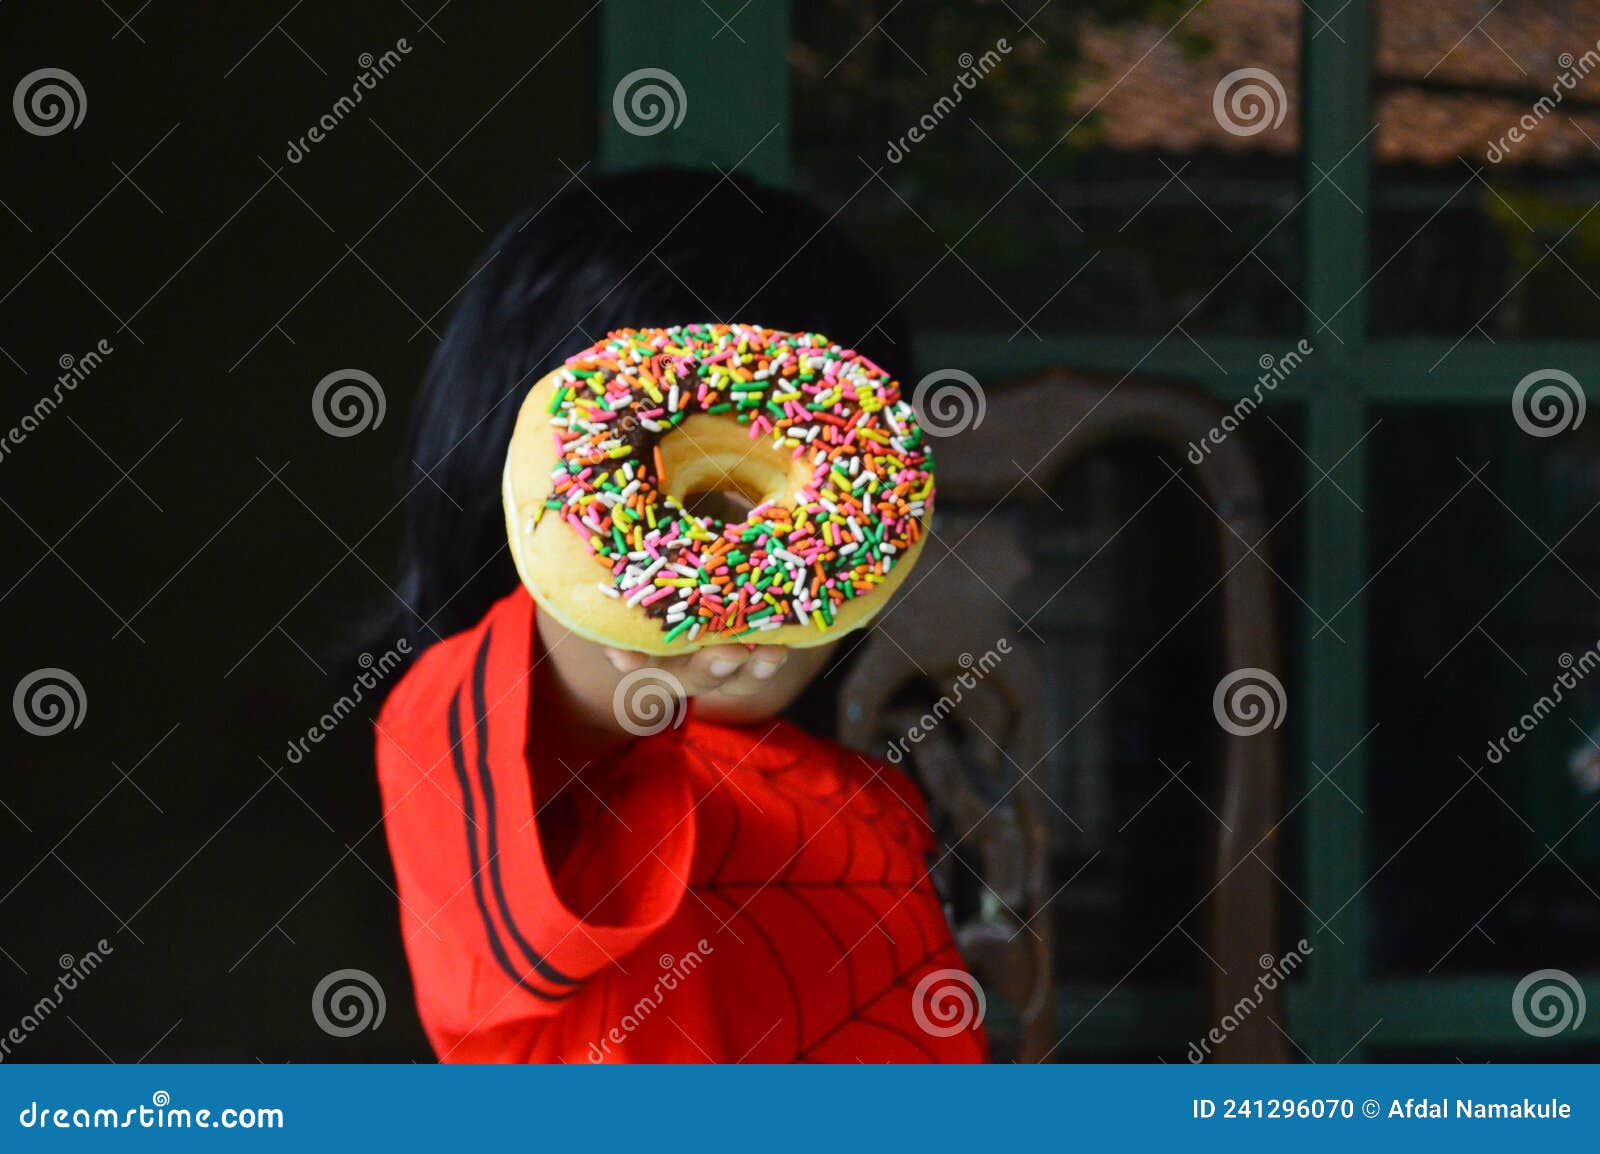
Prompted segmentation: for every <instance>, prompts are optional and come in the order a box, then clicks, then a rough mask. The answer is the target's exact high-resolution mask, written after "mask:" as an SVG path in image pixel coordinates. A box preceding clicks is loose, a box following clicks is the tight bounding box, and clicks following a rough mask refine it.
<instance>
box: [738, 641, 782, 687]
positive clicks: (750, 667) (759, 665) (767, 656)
mask: <svg viewBox="0 0 1600 1154" xmlns="http://www.w3.org/2000/svg"><path fill="white" fill-rule="evenodd" d="M788 660H789V651H788V650H787V649H786V648H784V647H783V646H782V645H758V646H757V647H756V649H755V652H753V653H751V654H750V660H749V662H748V663H747V664H746V665H745V672H746V673H748V674H749V675H750V676H751V677H754V678H755V679H756V680H757V681H766V680H767V679H768V678H770V677H771V676H772V675H773V674H775V673H777V672H778V670H780V669H782V668H783V663H784V662H785V661H788Z"/></svg>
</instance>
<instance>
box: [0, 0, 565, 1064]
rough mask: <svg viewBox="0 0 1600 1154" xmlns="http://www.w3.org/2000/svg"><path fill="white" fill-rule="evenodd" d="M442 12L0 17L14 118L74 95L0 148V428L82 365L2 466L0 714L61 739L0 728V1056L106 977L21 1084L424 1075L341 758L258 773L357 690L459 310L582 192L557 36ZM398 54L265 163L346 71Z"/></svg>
mask: <svg viewBox="0 0 1600 1154" xmlns="http://www.w3.org/2000/svg"><path fill="white" fill-rule="evenodd" d="M436 6H437V5H430V6H428V11H427V12H424V11H423V10H422V8H421V7H418V9H417V12H416V13H415V14H414V13H413V12H412V11H409V10H408V8H407V6H406V5H404V4H398V3H356V4H339V5H337V6H335V7H334V8H333V9H328V8H325V7H323V6H311V5H308V6H307V7H306V8H305V9H302V10H301V11H299V12H298V13H296V14H295V15H293V16H291V17H289V19H288V20H287V21H286V24H285V27H284V28H283V29H281V30H279V31H274V30H273V29H274V22H275V21H276V20H277V19H278V17H279V16H280V15H281V14H282V13H281V11H279V10H276V9H272V8H269V7H268V6H264V5H168V4H154V5H151V6H150V7H149V8H148V9H147V10H145V11H144V12H143V13H142V14H141V15H140V16H139V17H138V18H137V20H136V21H135V22H134V24H133V27H132V29H131V30H122V31H120V34H117V33H118V32H119V29H120V27H121V26H120V25H119V23H118V22H117V20H116V18H115V17H114V16H113V15H112V13H110V12H108V11H106V10H105V9H103V8H101V7H99V6H96V5H73V6H71V8H70V12H69V9H67V8H65V7H62V6H58V5H52V4H43V3H40V4H13V5H8V6H7V7H6V10H5V11H4V12H3V13H0V44H3V45H4V46H5V47H4V49H3V56H0V58H3V59H4V61H5V67H4V69H3V74H4V76H5V77H6V87H7V91H8V92H9V91H10V87H11V85H12V84H14V83H15V80H16V78H19V77H20V76H21V75H22V74H24V73H25V72H28V71H31V70H32V69H33V68H36V67H40V66H42V65H44V64H51V65H55V66H59V67H65V68H67V69H68V70H69V71H71V72H73V73H74V74H75V75H76V76H77V77H78V78H79V79H80V81H81V82H82V83H83V85H84V88H85V89H86V91H87V94H88V114H87V116H86V118H85V120H84V123H83V124H82V126H81V127H80V128H79V129H77V130H76V131H72V132H66V133H62V134H60V135H57V136H52V137H43V138H41V137H34V136H30V135H26V134H24V133H23V132H22V131H21V130H20V129H18V128H17V127H16V124H15V121H14V120H13V119H11V118H10V117H9V115H8V117H7V119H6V122H5V126H4V129H3V130H0V147H3V149H4V154H3V155H4V161H3V171H4V177H5V179H4V190H3V192H0V199H3V200H4V201H5V203H6V205H7V206H8V207H9V210H10V211H9V212H4V213H0V238H3V239H0V254H3V257H0V264H3V268H4V280H5V284H4V286H0V292H5V293H6V298H5V301H4V304H3V306H0V347H3V348H4V350H5V352H6V356H5V357H4V358H3V360H4V363H3V364H0V375H3V377H4V386H3V387H4V396H5V398H6V406H5V409H6V412H5V423H6V425H7V426H8V427H9V426H10V425H11V424H13V423H14V421H15V420H17V419H19V418H20V417H21V415H22V414H23V413H24V412H26V411H27V410H28V409H29V408H31V406H32V404H33V401H34V400H35V399H36V398H37V397H38V396H39V395H42V394H44V393H46V392H48V391H49V389H50V386H51V384H52V383H53V381H54V379H55V377H56V375H57V373H58V372H59V370H58V369H57V368H56V364H57V358H59V357H60V356H62V355H63V354H71V355H73V356H79V355H81V354H82V353H84V352H85V351H87V350H89V349H91V348H93V347H94V346H95V343H96V342H97V341H99V340H100V339H101V338H105V339H106V340H108V341H109V342H110V344H111V345H112V346H113V349H114V351H113V352H112V353H111V355H110V356H109V357H107V358H106V361H105V363H104V364H103V365H101V366H100V367H99V368H98V369H97V370H96V371H95V372H94V373H93V375H92V376H91V377H89V378H88V379H87V380H86V381H85V382H84V383H83V384H81V385H79V387H78V388H77V389H76V390H75V391H74V392H71V393H68V394H67V395H66V399H65V402H64V403H63V405H62V406H61V408H60V409H59V410H57V411H56V412H55V413H54V414H53V415H52V416H51V417H50V418H49V419H48V420H46V421H45V422H44V424H43V426H42V427H41V428H40V429H38V430H37V431H36V432H35V433H33V434H32V435H31V436H30V437H29V438H28V439H27V441H26V442H25V443H24V444H23V445H21V446H18V447H16V448H15V449H14V451H13V452H12V453H11V454H10V455H9V456H8V457H7V458H6V459H5V460H4V461H3V462H0V497H3V500H4V502H5V507H4V508H3V509H0V518H4V521H5V528H4V530H3V533H4V542H5V544H4V546H3V547H0V592H3V593H4V599H3V601H0V620H3V621H4V624H5V639H6V640H5V644H4V647H3V650H0V652H3V653H4V661H3V674H4V676H3V678H0V680H4V681H5V684H6V686H7V687H8V692H9V688H10V687H11V686H12V685H14V684H15V682H16V681H17V680H18V679H20V678H21V677H22V676H23V675H25V674H26V673H27V672H29V671H31V670H33V669H35V668H38V667H41V666H56V667H61V668H65V669H69V670H71V671H73V672H74V673H75V674H76V675H77V676H78V677H79V679H80V680H81V681H82V683H83V686H84V690H85V693H86V696H87V702H88V706H87V712H86V714H85V717H84V721H83V724H82V726H81V727H80V728H78V729H76V730H69V731H68V732H66V733H63V734H61V735H59V736H57V737H55V738H51V739H45V738H36V737H31V736H28V735H26V734H23V733H21V732H20V731H19V730H18V729H17V728H16V727H15V726H13V725H11V724H9V722H10V720H11V719H10V718H9V716H8V718H7V721H8V724H7V726H6V727H5V734H4V738H3V740H4V742H5V746H4V748H5V754H4V764H5V766H6V770H5V773H4V777H3V780H0V801H3V802H4V803H5V811H4V812H0V825H3V828H0V879H3V884H0V892H3V893H4V901H3V903H0V946H3V948H4V950H5V951H6V956H5V957H3V958H0V971H3V976H0V991H3V996H0V1006H3V1007H4V1012H3V1013H0V1019H4V1020H5V1021H6V1023H7V1025H8V1026H9V1025H10V1024H11V1023H12V1022H13V1021H15V1020H16V1019H18V1018H20V1017H21V1015H22V1014H23V1012H24V1011H25V1009H26V1008H27V1007H28V1006H30V1005H32V1004H33V1002H34V1001H35V1000H36V999H37V998H38V997H39V996H40V995H41V994H43V993H45V992H46V991H48V989H49V988H50V986H51V984H52V982H53V981H54V980H55V976H56V974H57V972H58V970H57V965H56V958H57V956H58V955H61V954H71V955H73V956H75V957H76V956H82V955H83V954H84V952H85V951H87V950H88V949H90V948H91V947H92V945H93V943H94V942H95V941H96V940H98V939H100V938H106V939H108V940H109V942H110V943H111V945H112V946H113V948H114V950H115V952H114V953H113V954H112V955H111V957H110V958H109V960H108V961H107V962H106V964H105V965H104V966H103V967H102V968H101V969H100V971H99V972H98V973H97V974H96V975H95V977H94V978H93V980H91V981H89V982H87V983H85V984H84V986H83V987H81V988H80V989H79V990H78V991H77V992H75V993H74V994H73V995H71V996H69V999H68V1001H67V1004H66V1005H65V1006H64V1007H63V1009H62V1010H61V1011H58V1012H57V1014H55V1015H54V1016H53V1017H52V1019H51V1020H50V1021H48V1022H47V1024H46V1025H45V1026H44V1027H43V1028H42V1029H41V1030H40V1031H39V1032H38V1033H37V1034H36V1035H34V1036H33V1037H31V1038H30V1039H29V1041H28V1043H27V1044H26V1046H24V1047H22V1048H21V1050H20V1052H19V1054H18V1055H17V1056H18V1057H19V1058H21V1059H24V1060H43V1059H61V1058H77V1059H89V1060H94V1059H96V1058H97V1051H99V1052H103V1053H104V1054H107V1055H109V1056H110V1057H112V1058H115V1059H117V1060H118V1061H126V1060H133V1059H137V1058H139V1057H141V1056H145V1055H147V1056H148V1057H150V1058H152V1059H160V1058H167V1059H172V1058H177V1057H189V1058H208V1057H219V1058H220V1057H228V1058H234V1059H245V1060H248V1059H250V1058H253V1057H259V1058H261V1059H263V1060H266V1061H273V1060H282V1059H285V1058H289V1057H294V1058H305V1057H311V1056H316V1055H317V1054H319V1053H320V1054H322V1055H323V1056H325V1057H341V1058H356V1057H368V1058H376V1057H382V1058H393V1059H409V1058H426V1057H428V1051H427V1048H426V1045H425V1043H424V1041H423V1039H422V1036H421V1033H420V1030H419V1028H418V1026H417V1025H416V1022H415V1017H414V1014H413V1012H412V1010H411V1006H410V997H409V979H408V977H407V973H406V969H405V964H404V959H403V957H402V954H401V943H400V939H399V932H398V927H397V924H396V922H397V917H396V900H395V897H394V895H393V893H392V892H391V890H390V885H391V877H390V867H389V863H388V857H387V852H386V849H385V846H384V842H383V833H382V830H381V828H377V822H378V818H379V812H380V811H379V808H378V800H377V791H376V785H375V782H374V779H373V775H372V770H371V757H370V729H369V727H368V724H367V723H366V722H365V721H364V720H362V719H358V718H353V719H351V720H349V721H348V722H346V723H345V724H344V725H342V726H341V727H340V728H339V729H338V730H336V731H335V732H334V735H333V737H332V738H331V739H330V740H329V741H327V742H325V743H324V744H323V745H321V746H319V747H314V750H313V756H311V757H310V758H307V759H306V760H305V761H304V762H303V763H302V764H300V765H291V764H288V762H287V760H286V751H287V747H288V744H289V742H290V740H291V739H293V738H295V737H298V736H300V735H302V734H303V733H304V732H305V730H306V729H307V727H308V726H310V725H311V724H313V723H314V722H315V721H316V720H317V718H318V717H319V716H320V715H321V714H322V713H323V712H324V711H325V710H326V709H328V708H329V707H330V706H331V705H332V704H333V702H334V701H336V700H337V699H338V698H339V697H340V696H341V695H342V694H345V693H347V692H349V690H350V688H351V685H352V683H353V681H354V678H355V674H356V673H357V672H358V671H359V670H358V667H356V666H349V667H345V663H346V662H348V661H349V660H351V659H352V658H354V657H355V651H354V650H351V651H347V652H342V653H341V652H340V646H341V643H343V644H347V645H349V644H354V642H355V633H356V627H357V625H358V624H359V620H360V618H361V617H362V615H363V614H365V613H368V612H372V611H376V610H378V609H382V608H383V607H384V602H385V600H386V599H387V598H389V597H390V594H389V593H388V592H387V589H386V585H385V582H386V581H387V580H388V579H389V574H388V569H389V567H390V565H391V563H392V560H393V557H394V554H395V552H396V548H397V544H396V543H397V536H396V534H397V518H396V517H395V515H394V509H393V506H394V503H395V500H396V498H397V497H398V495H399V492H400V489H399V485H398V482H399V477H400V473H399V469H398V467H397V464H398V461H399V456H400V449H401V446H402V443H403V433H404V427H405V418H406V415H407V409H408V404H409V398H410V396H411V395H412V392H413V390H414V388H415V385H416V382H417V380H418V378H419V376H420V373H421V370H422V368H423V366H424V364H425V362H426V359H427V357H428V355H429V353H430V352H431V350H432V347H433V345H434V343H435V334H436V333H437V332H438V331H439V329H440V326H441V325H442V324H443V321H444V318H445V317H446V316H447V315H448V312H447V310H448V306H449V303H450V300H451V297H452V296H453V294H454V293H455V291H456V290H457V288H458V287H459V286H460V285H461V284H462V282H463V281H464V280H465V279H466V278H467V277H468V276H469V275H470V274H471V273H472V271H473V269H474V267H475V263H474V262H475V261H476V259H477V258H478V256H479V254H480V253H481V251H482V250H483V249H484V247H485V245H486V244H487V242H488V239H489V238H490V237H491V236H492V235H493V233H494V232H495V231H496V230H498V228H499V227H500V226H501V224H503V223H504V221H505V220H506V219H507V218H508V217H510V216H511V215H512V214H513V213H514V212H516V211H517V210H519V209H521V208H523V207H525V206H527V205H528V204H529V203H532V202H535V201H536V199H537V198H538V197H539V196H540V195H541V194H543V195H548V193H549V192H551V191H553V190H554V188H555V187H557V186H558V185H559V184H560V183H561V182H562V181H564V180H565V179H566V178H567V174H566V173H565V172H564V171H563V170H562V169H561V167H560V162H561V160H563V159H564V160H565V161H566V162H567V163H568V164H570V165H572V167H573V168H574V169H578V168H580V167H581V166H582V165H584V164H585V163H586V162H588V161H589V160H590V159H591V157H592V149H593V145H592V141H593V122H592V118H591V117H590V116H589V115H587V112H586V110H587V109H588V108H589V106H590V103H591V99H592V87H593V83H594V79H593V75H594V67H595V60H594V54H595V40H594V34H595V27H594V21H593V20H592V19H590V20H584V21H580V19H579V18H580V16H581V15H582V13H583V7H580V6H578V5H575V4H562V3H559V2H557V3H551V2H546V0H541V2H540V3H538V4H527V5H505V6H496V10H495V11H494V12H493V13H492V18H488V17H489V16H490V14H489V13H485V12H483V11H482V10H481V9H475V8H474V7H473V6H468V5H453V6H451V7H449V8H448V9H447V10H445V11H444V12H442V13H441V14H440V15H439V17H438V23H437V31H438V34H439V37H441V38H443V40H444V41H445V43H441V42H440V39H439V38H436V37H435V35H434V34H433V33H432V32H430V31H429V30H428V29H427V28H425V27H422V26H421V17H423V16H427V15H428V13H429V12H431V11H432V8H433V7H436ZM285 7H287V6H285ZM313 8H315V9H316V10H315V11H313ZM124 9H125V11H131V8H130V7H129V6H126V5H125V6H124ZM558 25H559V27H560V28H567V27H571V26H574V25H576V27H575V28H574V30H573V31H572V33H571V35H570V37H569V38H568V39H567V40H566V41H565V42H564V43H563V44H562V45H561V46H559V47H554V48H553V51H552V55H551V56H550V58H549V59H547V60H545V61H544V62H543V63H542V64H541V65H540V66H539V67H537V68H531V67H530V66H531V65H532V64H533V63H534V60H535V58H536V57H537V55H538V53H539V52H543V51H544V50H545V49H546V48H551V47H552V46H551V44H550V41H551V40H552V39H553V34H552V31H551V30H552V29H553V28H555V27H556V26H558ZM291 37H292V40H291ZM401 37H405V38H406V40H407V42H408V43H409V44H410V46H411V49H412V51H411V52H410V54H409V55H406V56H404V57H403V58H402V61H401V63H400V64H399V65H398V66H397V68H396V69H395V70H394V71H393V72H392V73H391V74H390V75H388V76H387V77H386V78H384V79H383V80H380V81H378V82H377V83H378V87H377V89H376V90H375V91H371V92H368V93H366V94H365V99H364V100H363V102H362V104H361V106H360V107H359V109H358V110H357V112H356V114H355V115H353V116H351V117H349V118H348V119H346V120H345V121H344V122H343V123H342V124H341V125H340V126H339V127H338V128H337V129H336V130H334V131H333V132H332V133H331V134H330V135H329V137H328V138H327V139H326V140H325V141H323V142H322V143H321V144H319V145H316V146H314V147H313V148H312V149H311V150H310V153H309V155H308V156H307V158H306V159H305V160H303V161H302V162H301V163H300V164H298V165H290V164H288V162H287V161H286V159H285V151H286V147H287V142H288V140H289V139H290V138H291V137H298V136H300V135H301V134H302V133H304V132H305V130H306V129H307V128H309V127H310V126H311V125H312V124H313V123H314V122H315V121H316V119H317V118H318V117H319V116H321V115H322V114H323V113H324V112H326V111H328V110H329V108H330V106H331V105H332V103H333V101H334V100H335V99H337V97H338V96H339V95H340V94H341V93H344V92H348V91H349V86H350V85H351V84H353V83H354V82H355V79H356V77H357V75H358V74H359V73H360V71H361V68H360V66H359V64H358V57H359V56H360V54H361V53H363V52H371V53H373V54H374V55H377V54H381V53H382V52H383V51H384V50H385V49H388V48H391V47H393V46H394V44H395V42H396V41H397V40H398V39H399V38H401ZM296 42H298V47H297V44H296ZM302 50H303V51H302ZM308 57H309V59H308ZM313 61H315V63H313ZM319 65H320V69H321V70H319V67H318V66H319ZM322 70H325V71H326V75H324V73H323V71H322ZM385 133H387V134H388V137H387V138H386V136H385V135H384V134H385ZM390 138H392V139H390ZM119 169H120V171H119ZM123 173H126V174H127V176H126V177H124V176H123V175H122V174H123ZM452 202H453V203H452ZM342 368H359V369H363V370H365V371H367V372H370V373H372V374H373V375H374V376H375V377H376V378H377V379H378V380H379V382H380V383H381V384H382V386H383V388H384V389H385V392H386V394H387V401H388V412H387V416H386V417H385V419H384V421H383V423H382V424H381V425H380V426H379V427H377V428H375V429H373V430H371V431H370V432H368V433H366V434H364V435H361V436H354V437H348V438H342V439H341V438H334V437H330V436H326V435H324V434H323V433H322V432H321V431H320V430H319V429H318V427H317V426H316V424H315V423H314V422H313V419H312V410H311V406H310V389H311V387H312V386H314V384H315V383H316V382H317V381H318V380H320V379H321V378H322V377H323V376H324V375H326V374H327V373H329V372H332V371H334V370H336V369H342ZM136 462H137V464H136ZM374 656H376V655H374ZM343 967H358V968H360V969H364V970H367V971H369V972H371V973H372V974H374V975H375V976H376V977H378V978H379V979H380V981H381V982H382V984H383V986H384V988H385V990H386V991H387V992H388V999H389V1006H388V1017H387V1020H386V1021H385V1023H384V1025H383V1028H382V1029H381V1030H378V1031H375V1032H371V1033H364V1034H362V1035H360V1036H358V1037H356V1038H352V1039H349V1040H348V1041H346V1042H345V1043H344V1044H342V1045H339V1046H334V1045H333V1044H332V1042H333V1040H332V1039H330V1038H328V1037H327V1036H326V1035H324V1034H323V1033H322V1032H321V1031H320V1030H319V1029H318V1028H317V1026H316V1024H315V1023H314V1021H313V1019H312V1017H311V1015H310V1013H309V1004H310V997H311V990H312V989H313V987H314V986H315V984H316V982H317V980H318V979H319V978H321V977H322V975H324V974H325V973H327V972H329V971H330V970H331V969H336V968H343ZM69 1017H70V1019H71V1021H70V1022H69V1021H68V1018H69ZM75 1027H76V1028H75Z"/></svg>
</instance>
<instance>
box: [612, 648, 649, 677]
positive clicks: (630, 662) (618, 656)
mask: <svg viewBox="0 0 1600 1154" xmlns="http://www.w3.org/2000/svg"><path fill="white" fill-rule="evenodd" d="M605 655H606V660H607V661H609V662H611V668H613V669H615V670H616V671H617V672H618V673H632V672H633V671H634V670H635V669H643V668H644V667H645V665H646V663H648V662H649V660H650V658H649V657H647V656H645V655H644V654H643V653H639V652H637V651H635V650H632V649H612V648H611V647H610V646H607V647H606V649H605Z"/></svg>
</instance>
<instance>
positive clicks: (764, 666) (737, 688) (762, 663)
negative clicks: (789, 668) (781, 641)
mask: <svg viewBox="0 0 1600 1154" xmlns="http://www.w3.org/2000/svg"><path fill="white" fill-rule="evenodd" d="M788 659H789V651H788V650H787V649H785V648H783V647H782V646H781V645H763V646H761V647H760V648H758V649H755V650H754V651H752V652H751V654H750V659H749V660H748V661H746V662H745V663H744V665H743V666H742V667H741V668H740V670H739V672H738V673H736V674H734V675H733V676H732V677H730V678H728V679H727V680H726V681H724V682H722V684H720V685H718V686H717V692H718V693H719V694H721V695H722V696H724V697H751V696H753V695H755V694H757V693H760V692H761V691H762V690H763V689H765V688H766V687H767V684H768V683H769V681H770V680H771V678H772V676H773V675H774V674H775V673H777V672H778V670H780V669H782V668H783V663H784V662H785V661H787V660H788Z"/></svg>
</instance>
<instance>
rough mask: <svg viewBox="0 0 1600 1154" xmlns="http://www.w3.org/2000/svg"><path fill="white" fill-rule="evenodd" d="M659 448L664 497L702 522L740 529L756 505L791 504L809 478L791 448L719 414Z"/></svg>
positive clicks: (690, 422) (703, 416)
mask: <svg viewBox="0 0 1600 1154" xmlns="http://www.w3.org/2000/svg"><path fill="white" fill-rule="evenodd" d="M657 448H658V449H659V450H660V453H661V466H662V469H663V470H664V473H665V475H664V476H663V477H662V478H661V480H660V484H661V488H662V490H663V492H665V493H666V494H667V496H669V497H671V498H672V499H673V500H674V501H676V502H677V503H678V504H680V505H682V506H683V508H684V509H685V510H686V511H688V513H689V514H690V515H691V516H695V517H699V518H701V519H702V520H717V521H722V522H724V523H727V524H737V523H739V522H741V521H744V520H745V519H746V518H747V517H748V516H749V513H750V510H751V509H753V508H754V507H756V506H757V505H772V504H787V505H792V504H794V495H795V492H796V490H797V489H799V488H800V486H801V485H803V484H804V483H805V481H806V479H807V477H808V471H807V468H806V466H805V464H804V463H803V462H801V461H795V460H794V459H793V450H792V449H783V448H774V447H773V444H772V441H771V440H770V439H768V438H765V437H760V438H752V437H751V436H750V427H749V426H748V425H741V424H740V423H739V422H738V421H736V420H733V419H730V418H728V417H725V416H722V415H720V414H719V415H712V414H708V413H696V414H695V415H694V416H692V417H690V418H688V419H687V420H685V421H684V422H683V423H682V424H681V425H679V426H678V427H677V428H675V429H673V430H672V431H671V432H670V433H668V434H667V435H666V436H664V437H662V438H661V442H660V444H659V445H658V446H657Z"/></svg>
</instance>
